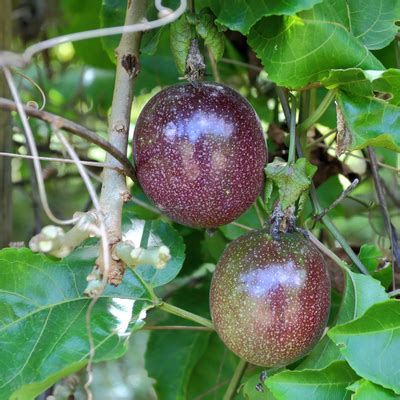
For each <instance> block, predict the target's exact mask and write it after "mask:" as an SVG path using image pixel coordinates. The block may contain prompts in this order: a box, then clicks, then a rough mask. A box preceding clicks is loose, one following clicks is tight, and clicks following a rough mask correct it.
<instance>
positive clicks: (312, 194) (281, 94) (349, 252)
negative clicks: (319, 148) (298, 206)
mask: <svg viewBox="0 0 400 400" xmlns="http://www.w3.org/2000/svg"><path fill="white" fill-rule="evenodd" d="M276 91H277V93H278V96H279V99H280V101H281V104H282V108H283V112H284V114H285V118H286V121H290V115H291V111H290V107H289V102H288V100H287V98H286V95H285V92H284V90H283V89H282V88H281V87H279V86H277V87H276ZM296 149H297V155H298V156H299V157H304V154H303V150H302V149H301V145H300V142H299V141H298V138H297V136H296ZM310 199H311V203H312V205H313V209H314V213H315V214H320V213H321V212H322V207H321V206H320V204H319V201H318V197H317V191H316V190H315V186H314V184H313V183H311V187H310ZM321 220H322V222H323V223H324V225H325V227H326V228H327V229H328V231H329V232H330V233H331V235H332V236H333V237H334V238H335V239H336V240H337V241H338V242H339V244H340V245H341V246H342V248H343V250H344V251H345V252H346V253H347V255H348V256H349V258H350V259H351V261H352V262H353V263H354V265H355V266H356V267H357V268H358V269H359V270H360V271H361V272H362V273H363V274H368V271H367V269H366V268H365V266H364V265H363V263H362V262H361V261H360V259H359V258H358V257H357V255H356V253H354V251H353V249H352V248H351V247H350V245H349V244H348V243H347V242H346V239H345V238H344V237H343V236H342V235H341V233H340V232H339V231H338V230H337V229H336V227H335V225H333V223H332V221H331V219H330V218H329V217H328V216H327V215H325V216H323V217H322V218H321Z"/></svg>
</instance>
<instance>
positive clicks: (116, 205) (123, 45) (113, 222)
mask: <svg viewBox="0 0 400 400" xmlns="http://www.w3.org/2000/svg"><path fill="white" fill-rule="evenodd" d="M147 4H148V1H147V0H130V1H128V4H127V10H126V16H125V22H124V24H125V26H127V25H134V24H137V23H139V22H141V21H142V20H143V18H145V16H146V10H147ZM141 38H142V33H141V32H134V33H130V32H125V33H123V34H122V36H121V41H120V43H119V45H118V47H117V49H116V51H115V54H116V58H117V60H116V62H117V67H116V76H115V85H114V93H113V100H112V105H111V115H110V119H109V126H108V140H109V142H110V143H112V144H113V145H114V146H115V147H116V148H117V149H118V150H119V151H120V152H121V153H124V154H126V150H127V146H128V133H129V125H130V116H131V108H132V100H133V82H134V79H135V78H136V76H137V74H138V73H139V68H140V63H139V52H140V41H141ZM106 163H107V164H111V165H115V163H116V160H115V159H114V158H113V157H111V156H110V155H109V154H108V155H107V158H106ZM129 197H130V194H129V192H128V190H127V187H126V179H125V176H123V175H121V174H120V173H118V172H117V171H114V170H112V169H106V170H105V171H104V177H103V186H102V189H101V195H100V207H101V210H102V212H103V215H104V223H105V226H106V230H107V235H108V241H109V244H110V253H111V254H112V251H113V249H114V246H115V245H116V244H117V243H118V242H119V241H120V240H121V237H122V232H121V223H122V207H123V204H124V202H126V201H127V200H129ZM102 254H103V251H102V249H100V255H99V258H98V259H97V261H96V265H97V266H98V267H99V268H100V270H101V271H102V270H103V266H104V261H103V259H102ZM110 261H111V262H110V270H109V274H108V281H109V282H110V283H111V284H114V285H118V284H119V283H120V282H121V280H122V276H123V274H124V270H125V266H124V264H123V262H122V261H121V260H119V259H118V258H117V257H115V256H114V257H112V259H111V260H110Z"/></svg>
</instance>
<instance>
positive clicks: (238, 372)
mask: <svg viewBox="0 0 400 400" xmlns="http://www.w3.org/2000/svg"><path fill="white" fill-rule="evenodd" d="M247 365H248V363H247V361H245V360H242V359H241V360H240V361H239V363H238V365H237V367H236V369H235V372H234V374H233V376H232V379H231V381H230V382H229V385H228V388H227V389H226V392H225V394H224V398H223V400H232V399H234V398H235V396H236V393H237V389H238V387H239V385H240V381H241V379H242V376H243V374H244V373H245V371H246V368H247Z"/></svg>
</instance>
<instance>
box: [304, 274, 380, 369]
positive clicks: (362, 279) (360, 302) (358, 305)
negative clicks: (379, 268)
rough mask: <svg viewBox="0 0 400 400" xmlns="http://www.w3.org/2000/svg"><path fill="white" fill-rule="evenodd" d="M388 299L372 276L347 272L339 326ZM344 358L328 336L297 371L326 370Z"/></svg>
mask: <svg viewBox="0 0 400 400" xmlns="http://www.w3.org/2000/svg"><path fill="white" fill-rule="evenodd" d="M387 299H388V295H387V293H386V292H385V289H384V288H383V287H382V286H381V285H380V283H379V282H378V281H377V280H375V279H373V278H372V277H370V276H366V275H362V274H358V273H355V272H352V271H350V270H347V271H346V286H345V291H344V293H343V299H342V304H341V306H340V311H339V314H338V318H337V324H343V323H345V322H348V321H352V320H353V319H355V318H358V317H360V316H361V315H363V314H364V312H365V311H366V310H367V309H368V308H369V307H370V306H372V305H373V304H375V303H378V302H381V301H384V300H387ZM342 358H343V357H342V356H341V354H340V351H339V349H338V348H337V346H336V345H335V344H334V343H333V342H332V341H331V340H330V339H329V337H328V336H324V337H323V339H322V340H321V341H320V342H319V343H318V344H317V345H316V346H315V347H314V349H313V350H312V351H311V353H310V354H309V355H308V357H307V358H306V359H305V360H304V361H303V362H302V363H301V364H300V365H299V366H298V367H297V369H305V368H324V367H326V366H327V365H329V364H330V363H331V362H332V361H335V360H339V359H342Z"/></svg>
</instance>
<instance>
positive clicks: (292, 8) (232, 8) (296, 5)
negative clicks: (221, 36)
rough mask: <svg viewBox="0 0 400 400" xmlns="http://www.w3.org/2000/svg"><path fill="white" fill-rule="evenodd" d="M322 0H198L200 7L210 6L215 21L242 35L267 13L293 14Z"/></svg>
mask: <svg viewBox="0 0 400 400" xmlns="http://www.w3.org/2000/svg"><path fill="white" fill-rule="evenodd" d="M321 1H322V0H299V1H292V2H290V1H284V0H275V1H268V0H263V1H259V0H248V1H241V0H233V1H228V0H221V1H214V0H200V1H199V3H200V7H201V6H203V7H206V6H208V7H210V8H211V9H212V10H213V12H214V14H215V15H216V16H217V17H218V19H217V22H218V23H219V24H221V25H224V26H226V27H228V28H229V29H231V30H233V31H239V32H241V33H243V34H244V35H247V34H248V33H249V30H250V28H251V27H252V26H253V25H254V24H255V23H256V22H257V21H258V20H260V19H261V18H262V17H264V16H268V15H294V14H296V13H298V12H299V11H302V10H307V9H309V8H312V7H313V6H314V5H315V4H317V3H321Z"/></svg>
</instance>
